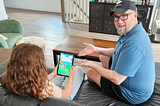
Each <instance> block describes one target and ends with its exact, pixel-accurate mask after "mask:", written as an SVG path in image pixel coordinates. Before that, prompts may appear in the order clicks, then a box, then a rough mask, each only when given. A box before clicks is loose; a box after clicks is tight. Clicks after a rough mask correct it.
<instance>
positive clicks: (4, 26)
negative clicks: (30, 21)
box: [0, 19, 24, 35]
mask: <svg viewBox="0 0 160 106" xmlns="http://www.w3.org/2000/svg"><path fill="white" fill-rule="evenodd" d="M0 33H21V34H22V35H24V29H23V25H22V23H21V22H20V21H19V20H17V19H5V20H1V21H0Z"/></svg>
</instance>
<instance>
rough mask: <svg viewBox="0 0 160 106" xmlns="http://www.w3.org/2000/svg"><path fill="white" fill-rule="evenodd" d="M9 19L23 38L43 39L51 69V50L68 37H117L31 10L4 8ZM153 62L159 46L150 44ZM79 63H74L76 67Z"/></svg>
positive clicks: (112, 38)
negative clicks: (19, 25) (20, 27)
mask: <svg viewBox="0 0 160 106" xmlns="http://www.w3.org/2000/svg"><path fill="white" fill-rule="evenodd" d="M6 12H7V15H8V16H9V18H10V19H18V20H20V21H21V22H22V24H23V26H24V33H25V35H24V36H39V37H43V38H44V39H45V45H46V46H45V50H44V54H45V58H46V63H47V66H49V67H53V51H52V49H53V48H54V47H56V46H57V45H58V44H59V43H61V42H62V41H63V40H64V39H65V38H66V37H68V36H81V37H89V38H98V39H106V40H113V41H116V40H117V39H118V38H119V36H117V35H109V34H101V33H92V32H89V25H84V24H74V23H63V22H62V19H61V14H59V13H52V12H42V11H33V10H23V9H14V8H6ZM152 47H153V51H154V56H155V61H156V62H160V44H156V43H152ZM79 62H80V61H78V60H77V61H76V63H75V65H78V64H79Z"/></svg>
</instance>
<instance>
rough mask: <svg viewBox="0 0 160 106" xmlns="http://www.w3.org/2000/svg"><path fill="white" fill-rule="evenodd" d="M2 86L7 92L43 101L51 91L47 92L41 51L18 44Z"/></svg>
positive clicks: (28, 45)
mask: <svg viewBox="0 0 160 106" xmlns="http://www.w3.org/2000/svg"><path fill="white" fill-rule="evenodd" d="M2 80H3V86H4V88H5V89H6V90H7V91H8V92H14V93H16V94H19V95H23V96H34V97H36V98H38V99H39V100H43V99H44V98H46V97H47V95H45V94H43V90H45V91H46V92H47V94H48V95H49V96H53V95H52V93H51V92H52V91H53V90H52V91H51V90H48V89H47V87H48V86H51V85H49V80H48V78H47V68H46V63H45V58H44V54H43V51H42V49H41V48H40V47H38V46H36V45H32V44H20V45H18V46H16V47H15V48H14V49H13V51H12V54H11V57H10V61H9V63H8V64H7V72H6V74H5V76H4V77H3V79H2Z"/></svg>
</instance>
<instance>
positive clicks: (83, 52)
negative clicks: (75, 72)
mask: <svg viewBox="0 0 160 106" xmlns="http://www.w3.org/2000/svg"><path fill="white" fill-rule="evenodd" d="M83 44H84V45H85V46H87V47H86V48H84V49H83V50H81V51H80V52H79V54H78V56H85V55H88V54H91V53H94V52H95V51H96V49H95V46H94V45H92V44H89V43H83Z"/></svg>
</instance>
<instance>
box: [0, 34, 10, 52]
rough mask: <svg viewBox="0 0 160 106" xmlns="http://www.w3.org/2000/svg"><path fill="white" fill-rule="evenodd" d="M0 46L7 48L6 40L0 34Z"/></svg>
mask: <svg viewBox="0 0 160 106" xmlns="http://www.w3.org/2000/svg"><path fill="white" fill-rule="evenodd" d="M0 47H2V48H6V49H9V47H8V44H7V42H6V41H5V40H4V39H3V37H2V36H0Z"/></svg>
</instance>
